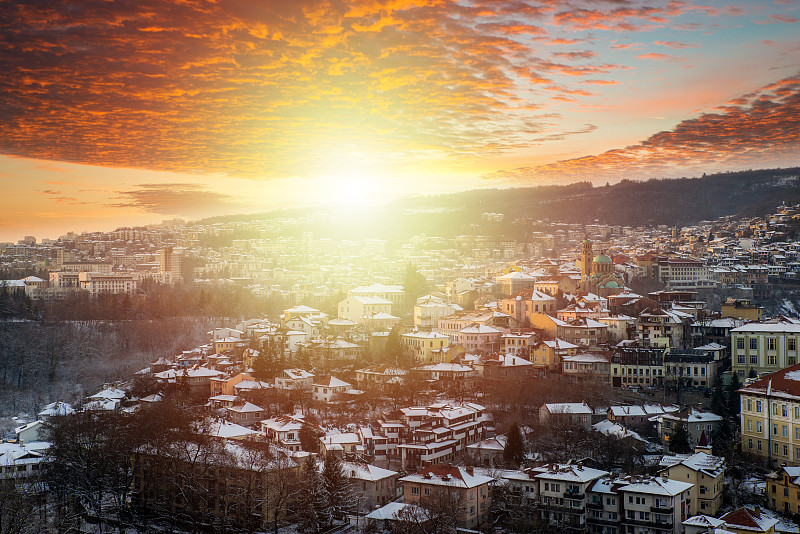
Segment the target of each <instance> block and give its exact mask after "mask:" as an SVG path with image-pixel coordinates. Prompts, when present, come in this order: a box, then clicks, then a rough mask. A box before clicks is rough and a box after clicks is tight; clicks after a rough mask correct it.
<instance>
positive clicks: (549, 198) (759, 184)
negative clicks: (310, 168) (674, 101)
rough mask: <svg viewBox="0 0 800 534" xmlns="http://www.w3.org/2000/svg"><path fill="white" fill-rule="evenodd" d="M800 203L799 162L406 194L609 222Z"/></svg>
mask: <svg viewBox="0 0 800 534" xmlns="http://www.w3.org/2000/svg"><path fill="white" fill-rule="evenodd" d="M783 201H786V203H787V204H797V203H800V167H794V168H789V169H767V170H748V171H739V172H727V173H719V174H710V175H704V176H703V177H701V178H679V179H653V180H647V181H632V180H623V181H622V182H619V183H617V184H614V185H606V186H600V187H594V186H592V184H591V183H589V182H581V183H575V184H571V185H565V186H547V187H526V188H514V189H491V190H486V189H482V190H475V191H468V192H465V193H455V194H450V195H440V196H435V197H426V198H425V199H415V200H404V201H402V204H404V205H406V206H407V207H412V206H413V207H417V208H419V207H421V205H422V206H425V207H428V208H435V207H440V208H467V209H468V210H470V211H473V210H477V211H478V212H497V213H505V214H506V216H507V217H518V216H529V217H534V218H537V219H545V218H548V219H553V220H559V221H575V222H591V221H594V220H595V219H597V220H599V221H600V222H602V223H606V224H619V225H641V224H668V225H685V224H690V223H692V222H696V221H700V220H710V219H715V218H717V217H721V216H724V215H742V216H750V215H760V214H764V213H766V212H767V211H769V210H771V209H773V208H774V207H775V206H778V205H780V204H781V203H782V202H783Z"/></svg>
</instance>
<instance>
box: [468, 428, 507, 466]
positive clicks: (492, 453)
mask: <svg viewBox="0 0 800 534" xmlns="http://www.w3.org/2000/svg"><path fill="white" fill-rule="evenodd" d="M507 439H508V438H507V437H506V435H505V434H501V435H499V436H496V437H494V438H488V439H484V440H482V441H479V442H478V443H473V444H472V445H468V446H467V451H468V452H469V453H470V454H471V455H472V456H473V457H474V458H475V459H476V460H477V462H478V463H480V464H481V465H485V466H487V467H494V466H496V465H500V464H502V463H503V451H505V449H506V441H507Z"/></svg>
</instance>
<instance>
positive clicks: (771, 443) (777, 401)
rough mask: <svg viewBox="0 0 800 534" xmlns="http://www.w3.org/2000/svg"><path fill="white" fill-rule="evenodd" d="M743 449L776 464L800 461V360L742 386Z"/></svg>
mask: <svg viewBox="0 0 800 534" xmlns="http://www.w3.org/2000/svg"><path fill="white" fill-rule="evenodd" d="M739 399H740V401H741V415H740V417H741V427H740V428H741V434H740V435H741V440H742V451H743V452H745V453H749V454H753V455H755V456H758V457H759V458H761V459H762V460H763V461H765V462H766V463H768V464H770V465H773V464H779V463H786V464H788V465H800V364H796V365H792V366H791V367H787V368H786V369H782V370H780V371H777V372H775V373H772V374H769V375H767V376H765V377H764V378H761V379H760V380H756V381H755V382H753V383H752V384H749V385H747V386H745V387H743V388H742V389H740V390H739Z"/></svg>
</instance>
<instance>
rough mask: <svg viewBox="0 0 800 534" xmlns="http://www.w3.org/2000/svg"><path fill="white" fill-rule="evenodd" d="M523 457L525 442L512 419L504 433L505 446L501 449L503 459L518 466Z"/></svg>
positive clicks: (515, 466)
mask: <svg viewBox="0 0 800 534" xmlns="http://www.w3.org/2000/svg"><path fill="white" fill-rule="evenodd" d="M524 458H525V444H524V443H523V441H522V432H520V429H519V425H517V422H516V421H514V422H513V423H511V426H510V427H509V429H508V433H507V434H506V446H505V448H504V449H503V460H504V461H505V462H506V464H509V465H511V466H513V467H514V468H518V467H519V466H520V464H521V463H522V460H523V459H524Z"/></svg>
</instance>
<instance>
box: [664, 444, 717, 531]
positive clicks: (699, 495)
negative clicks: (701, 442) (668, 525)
mask: <svg viewBox="0 0 800 534" xmlns="http://www.w3.org/2000/svg"><path fill="white" fill-rule="evenodd" d="M696 450H698V452H695V453H694V454H677V455H666V456H664V457H663V458H662V459H661V462H660V464H659V466H660V467H661V468H662V469H661V474H662V475H666V476H667V478H669V479H670V480H679V481H681V482H690V483H692V484H694V485H693V486H692V487H691V489H690V490H689V499H690V500H689V514H690V515H695V514H702V515H713V516H716V515H717V512H719V509H720V507H721V506H722V489H723V488H724V486H725V459H724V458H721V457H719V456H713V455H711V454H708V453H706V452H703V451H700V450H699V449H696Z"/></svg>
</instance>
